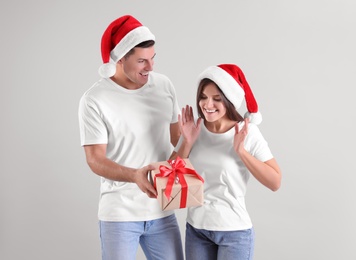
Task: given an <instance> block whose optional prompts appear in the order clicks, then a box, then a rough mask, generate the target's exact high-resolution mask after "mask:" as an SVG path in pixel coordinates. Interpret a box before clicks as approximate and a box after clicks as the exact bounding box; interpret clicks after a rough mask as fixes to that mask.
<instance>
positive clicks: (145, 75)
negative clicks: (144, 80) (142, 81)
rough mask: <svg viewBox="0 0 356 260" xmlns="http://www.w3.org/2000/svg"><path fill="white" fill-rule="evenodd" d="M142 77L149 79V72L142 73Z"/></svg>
mask: <svg viewBox="0 0 356 260" xmlns="http://www.w3.org/2000/svg"><path fill="white" fill-rule="evenodd" d="M140 75H141V76H144V77H147V76H148V72H146V73H140Z"/></svg>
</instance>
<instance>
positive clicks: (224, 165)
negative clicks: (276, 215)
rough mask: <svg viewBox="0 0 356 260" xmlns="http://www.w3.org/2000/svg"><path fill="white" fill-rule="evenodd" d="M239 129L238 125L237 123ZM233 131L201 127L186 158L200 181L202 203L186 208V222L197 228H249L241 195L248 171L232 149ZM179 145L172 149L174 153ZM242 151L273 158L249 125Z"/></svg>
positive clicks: (248, 174)
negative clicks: (202, 184)
mask: <svg viewBox="0 0 356 260" xmlns="http://www.w3.org/2000/svg"><path fill="white" fill-rule="evenodd" d="M240 126H241V124H240ZM234 134H235V128H231V129H230V130H229V131H227V132H226V133H222V134H216V133H212V132H210V131H209V130H208V129H206V127H205V125H204V123H203V122H202V124H201V132H200V135H199V137H198V140H197V141H196V143H195V144H194V146H193V148H192V150H191V152H190V155H189V159H190V161H191V163H192V165H193V166H194V168H195V170H196V171H197V172H198V173H199V174H200V175H201V176H202V177H203V178H204V180H205V182H204V204H203V205H202V206H199V207H191V208H188V214H187V222H188V223H189V224H191V225H192V226H193V227H195V228H198V229H206V230H214V231H232V230H244V229H249V228H251V227H252V222H251V219H250V216H249V214H248V212H247V210H246V205H245V194H246V188H247V182H248V179H249V177H250V172H249V171H248V170H247V168H246V166H245V165H244V164H243V162H242V161H241V159H240V158H239V157H238V155H237V154H236V152H235V150H234V148H233V140H234ZM181 140H182V137H181V139H180V142H179V143H178V145H177V146H176V148H175V150H176V151H177V150H178V148H179V146H180V143H181ZM245 148H246V150H247V151H248V152H249V153H250V154H252V155H253V156H254V157H256V158H257V159H259V160H260V161H267V160H269V159H272V158H273V155H272V153H271V151H270V149H269V147H268V144H267V142H266V141H265V139H264V138H263V136H262V134H261V132H260V131H259V129H258V127H257V126H256V125H254V124H249V128H248V135H247V136H246V138H245Z"/></svg>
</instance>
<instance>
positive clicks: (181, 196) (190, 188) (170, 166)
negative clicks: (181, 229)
mask: <svg viewBox="0 0 356 260" xmlns="http://www.w3.org/2000/svg"><path fill="white" fill-rule="evenodd" d="M151 165H153V166H155V170H153V171H151V172H150V175H149V178H150V181H151V183H152V184H153V185H154V187H155V188H156V190H157V200H158V202H159V203H160V205H161V208H162V210H173V209H179V208H188V207H195V206H201V205H203V199H204V194H203V191H204V187H203V184H204V180H203V178H202V177H201V176H200V175H199V174H198V173H197V172H196V171H195V170H194V167H193V165H192V164H191V163H190V161H189V159H182V158H180V157H177V158H176V159H175V160H168V161H163V162H157V163H151Z"/></svg>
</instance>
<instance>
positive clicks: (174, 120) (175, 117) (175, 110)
mask: <svg viewBox="0 0 356 260" xmlns="http://www.w3.org/2000/svg"><path fill="white" fill-rule="evenodd" d="M169 86H170V92H171V94H172V101H173V113H172V120H171V124H173V123H177V122H178V114H179V112H180V108H179V103H178V99H177V94H176V91H175V88H174V86H173V83H172V82H171V81H170V80H169Z"/></svg>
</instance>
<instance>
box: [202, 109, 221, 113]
mask: <svg viewBox="0 0 356 260" xmlns="http://www.w3.org/2000/svg"><path fill="white" fill-rule="evenodd" d="M216 111H218V110H217V109H205V112H207V113H215V112H216Z"/></svg>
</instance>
